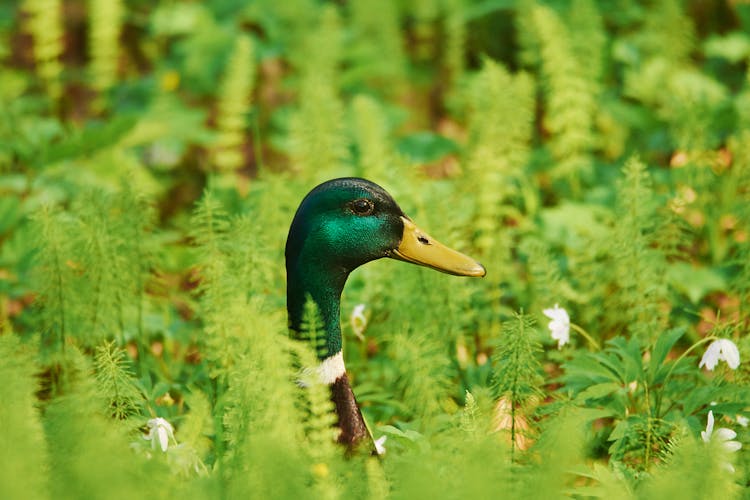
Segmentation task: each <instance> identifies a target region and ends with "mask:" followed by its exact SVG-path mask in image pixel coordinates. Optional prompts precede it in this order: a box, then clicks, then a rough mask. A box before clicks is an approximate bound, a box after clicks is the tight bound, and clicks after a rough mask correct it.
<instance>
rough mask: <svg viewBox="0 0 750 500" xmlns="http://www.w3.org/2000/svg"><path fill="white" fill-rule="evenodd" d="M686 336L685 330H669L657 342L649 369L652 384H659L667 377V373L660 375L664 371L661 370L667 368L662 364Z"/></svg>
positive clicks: (680, 328) (652, 352)
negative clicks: (676, 344) (677, 343)
mask: <svg viewBox="0 0 750 500" xmlns="http://www.w3.org/2000/svg"><path fill="white" fill-rule="evenodd" d="M684 334H685V329H684V328H682V327H679V328H673V329H671V330H667V331H666V332H664V333H662V334H661V335H660V336H659V339H658V340H657V341H656V345H655V346H654V349H653V351H651V361H650V362H649V367H648V372H649V374H650V375H651V381H650V383H652V384H654V383H659V382H661V377H663V376H666V372H665V373H660V372H661V371H664V370H660V368H665V366H662V363H663V362H664V359H665V358H666V357H667V354H669V351H670V350H671V349H672V347H673V346H674V345H675V343H676V342H677V341H678V340H679V339H680V338H681V337H682V336H683V335H684Z"/></svg>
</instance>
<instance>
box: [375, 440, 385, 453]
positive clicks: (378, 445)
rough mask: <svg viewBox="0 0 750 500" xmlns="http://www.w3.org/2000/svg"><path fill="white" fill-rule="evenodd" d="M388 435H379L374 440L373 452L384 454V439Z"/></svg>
mask: <svg viewBox="0 0 750 500" xmlns="http://www.w3.org/2000/svg"><path fill="white" fill-rule="evenodd" d="M386 439H388V436H380V437H379V438H377V439H376V440H375V452H376V453H377V454H378V455H385V441H386Z"/></svg>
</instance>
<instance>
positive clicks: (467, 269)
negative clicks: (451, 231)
mask: <svg viewBox="0 0 750 500" xmlns="http://www.w3.org/2000/svg"><path fill="white" fill-rule="evenodd" d="M401 220H402V221H403V222H404V235H403V237H402V238H401V243H400V244H399V246H398V248H396V249H395V250H393V252H392V253H391V257H392V258H394V259H399V260H403V261H406V262H412V263H414V264H419V265H420V266H427V267H431V268H433V269H436V270H438V271H442V272H444V273H448V274H453V275H456V276H477V277H479V276H484V275H485V274H487V271H485V269H484V266H482V264H480V263H479V262H477V261H475V260H474V259H472V258H471V257H468V256H466V255H464V254H462V253H461V252H457V251H455V250H453V249H451V248H448V247H447V246H445V245H443V244H442V243H440V242H439V241H438V240H436V239H435V238H433V237H432V236H430V235H429V234H427V233H425V232H424V231H422V230H421V229H419V227H417V225H416V224H414V223H413V222H412V221H411V220H410V219H408V218H406V217H401Z"/></svg>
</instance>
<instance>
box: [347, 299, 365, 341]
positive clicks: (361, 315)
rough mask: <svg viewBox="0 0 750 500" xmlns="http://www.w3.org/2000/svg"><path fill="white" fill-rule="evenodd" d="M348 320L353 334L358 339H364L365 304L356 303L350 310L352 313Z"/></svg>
mask: <svg viewBox="0 0 750 500" xmlns="http://www.w3.org/2000/svg"><path fill="white" fill-rule="evenodd" d="M349 322H350V323H351V324H352V330H354V334H355V335H356V336H357V338H359V339H360V340H364V338H365V337H364V332H365V328H367V317H366V316H365V305H364V304H357V305H356V306H354V309H353V310H352V315H351V316H350V317H349Z"/></svg>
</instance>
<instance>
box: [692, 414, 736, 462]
mask: <svg viewBox="0 0 750 500" xmlns="http://www.w3.org/2000/svg"><path fill="white" fill-rule="evenodd" d="M714 436H716V437H715V438H714ZM735 437H737V433H736V432H734V431H733V430H732V429H727V428H726V427H719V428H718V429H716V432H715V433H714V412H713V410H711V411H709V412H708V422H706V430H705V431H701V439H703V441H704V442H706V443H710V442H711V441H712V440H714V439H716V440H717V441H718V443H719V446H721V449H722V450H724V452H725V453H732V452H735V451H738V450H739V449H740V448H742V443H740V442H739V441H734V438H735ZM722 466H723V467H724V468H725V469H727V470H728V471H730V472H734V466H733V465H732V464H730V463H728V462H725V463H723V464H722Z"/></svg>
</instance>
